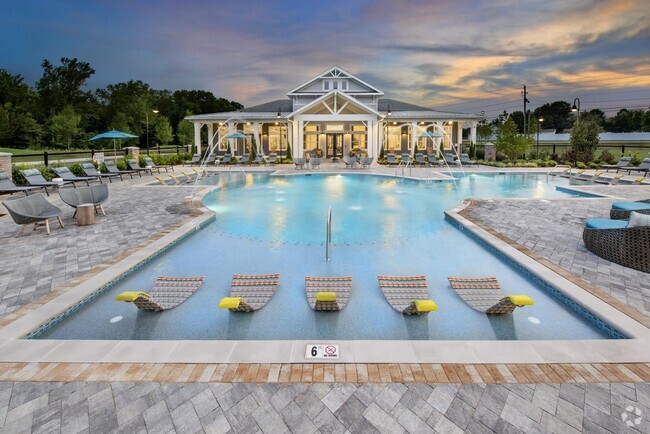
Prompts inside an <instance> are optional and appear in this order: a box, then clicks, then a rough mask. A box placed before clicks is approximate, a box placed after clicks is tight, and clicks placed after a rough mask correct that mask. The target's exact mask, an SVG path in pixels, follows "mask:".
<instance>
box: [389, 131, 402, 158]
mask: <svg viewBox="0 0 650 434" xmlns="http://www.w3.org/2000/svg"><path fill="white" fill-rule="evenodd" d="M387 129H388V131H387V136H388V137H387V140H386V142H387V143H388V149H389V151H390V152H398V153H399V152H401V150H402V127H388V128H387Z"/></svg>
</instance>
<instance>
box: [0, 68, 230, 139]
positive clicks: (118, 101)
mask: <svg viewBox="0 0 650 434" xmlns="http://www.w3.org/2000/svg"><path fill="white" fill-rule="evenodd" d="M41 66H42V68H43V75H42V76H41V78H40V79H39V80H38V81H37V82H36V84H35V86H33V87H32V86H29V85H28V84H27V83H25V82H24V78H23V77H22V76H21V75H19V74H11V73H10V72H8V71H6V70H5V69H1V68H0V147H3V148H17V149H44V148H47V149H72V148H77V149H81V148H88V147H89V146H98V147H101V146H102V144H97V145H92V142H88V139H89V138H90V137H92V136H94V135H96V134H98V133H101V132H104V131H107V130H110V129H116V130H119V131H123V132H126V133H130V134H133V135H136V136H138V138H137V139H132V140H133V142H134V144H137V145H138V146H140V147H146V145H147V139H148V141H149V144H150V146H155V145H156V144H158V145H161V146H165V145H172V144H181V145H183V144H188V143H192V142H193V137H194V129H193V126H192V124H191V123H190V122H188V121H185V120H183V119H184V117H185V116H188V115H191V114H199V113H216V112H226V111H233V110H238V109H240V108H243V106H242V105H241V104H240V103H238V102H236V101H229V100H227V99H225V98H217V97H216V96H215V95H214V94H213V93H212V92H208V91H205V90H177V91H174V92H172V91H170V90H166V89H164V90H159V89H153V88H152V87H151V86H149V85H148V84H147V83H144V82H142V81H140V80H130V81H128V82H125V83H116V84H110V85H108V86H106V87H105V88H102V89H96V90H95V91H94V92H93V91H88V90H84V88H85V86H86V83H87V81H88V79H89V78H90V77H91V76H92V75H94V74H95V70H94V69H93V68H92V67H91V66H90V64H89V63H87V62H82V61H79V60H78V59H76V58H73V59H69V58H66V57H63V58H61V61H60V64H59V65H54V64H52V63H51V62H50V61H49V60H47V59H46V60H43V62H42V63H41ZM147 118H148V133H149V134H148V136H147Z"/></svg>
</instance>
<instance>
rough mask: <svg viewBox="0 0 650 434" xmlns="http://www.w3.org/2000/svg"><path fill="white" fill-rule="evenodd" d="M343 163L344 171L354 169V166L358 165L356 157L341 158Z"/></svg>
mask: <svg viewBox="0 0 650 434" xmlns="http://www.w3.org/2000/svg"><path fill="white" fill-rule="evenodd" d="M343 162H344V163H345V168H346V169H354V166H356V165H357V164H358V163H359V162H358V161H357V157H343Z"/></svg>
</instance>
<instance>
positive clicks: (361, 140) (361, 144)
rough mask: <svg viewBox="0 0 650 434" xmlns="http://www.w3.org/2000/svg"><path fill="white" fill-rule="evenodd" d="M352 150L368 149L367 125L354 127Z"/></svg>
mask: <svg viewBox="0 0 650 434" xmlns="http://www.w3.org/2000/svg"><path fill="white" fill-rule="evenodd" d="M352 148H361V149H367V148H368V135H367V128H366V126H365V125H352Z"/></svg>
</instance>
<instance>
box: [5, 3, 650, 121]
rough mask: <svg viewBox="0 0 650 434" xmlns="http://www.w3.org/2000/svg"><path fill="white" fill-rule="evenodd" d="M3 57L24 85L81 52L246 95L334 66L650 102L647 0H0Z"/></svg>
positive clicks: (389, 91)
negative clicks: (4, 0)
mask: <svg viewBox="0 0 650 434" xmlns="http://www.w3.org/2000/svg"><path fill="white" fill-rule="evenodd" d="M0 35H1V39H0V40H1V41H2V43H1V44H0V59H2V61H1V62H0V68H4V69H6V70H8V71H9V72H11V73H14V74H21V75H23V76H24V77H25V79H26V81H27V82H28V83H30V84H33V83H34V82H35V81H36V80H37V79H38V78H39V77H40V75H41V72H42V70H41V67H40V63H41V61H42V60H43V59H49V60H51V61H52V62H53V63H55V64H56V63H58V59H59V58H61V57H77V58H78V59H80V60H83V61H86V62H89V63H90V64H91V66H92V67H93V68H94V69H95V70H96V71H97V73H96V74H95V75H94V76H93V78H92V79H91V80H90V82H89V88H90V89H95V88H98V87H104V86H106V85H107V84H111V83H117V82H120V81H127V80H130V79H140V80H143V81H145V82H147V83H149V84H150V85H152V86H153V87H155V88H166V89H170V90H176V89H205V90H209V91H212V92H214V93H215V94H216V95H217V96H221V97H225V98H228V99H233V100H237V101H240V102H242V103H244V104H246V105H250V104H257V103H261V102H264V101H268V100H272V99H277V98H282V97H284V96H285V94H286V92H288V91H289V90H291V89H292V88H294V87H295V86H297V85H299V84H300V83H302V82H304V81H306V80H308V79H309V78H311V77H312V76H314V75H316V74H318V73H319V72H321V71H323V70H326V69H328V68H329V67H331V66H333V65H335V64H336V65H340V66H342V67H343V68H345V69H347V70H348V71H350V72H352V73H353V74H356V75H358V76H360V77H361V78H362V79H364V80H366V81H368V82H369V83H371V84H373V85H375V86H376V87H378V88H380V89H382V90H383V91H384V92H385V93H386V96H387V97H392V98H396V99H403V100H407V101H410V102H413V103H418V104H422V105H426V106H429V107H434V108H440V109H447V110H455V111H470V112H475V113H479V112H480V111H481V110H485V112H486V115H487V116H488V117H493V116H496V115H497V114H498V113H499V112H500V111H502V110H503V109H507V110H508V111H513V110H517V109H519V110H521V109H522V107H521V104H520V102H519V101H518V100H520V90H521V85H522V84H523V83H526V84H527V85H528V88H529V90H530V91H531V96H530V97H529V99H530V100H531V103H532V106H533V107H535V106H537V105H541V104H543V103H545V102H549V101H555V100H558V99H564V100H567V101H569V102H571V101H573V98H574V97H580V99H581V101H582V107H583V108H587V109H588V108H591V107H612V108H611V109H610V110H609V111H608V112H609V113H615V112H616V111H617V110H618V107H621V106H628V107H632V108H636V107H639V108H641V107H645V108H648V106H650V7H648V3H647V0H572V1H539V0H536V1H528V0H526V1H515V0H494V1H469V0H455V1H417V0H410V1H370V0H360V1H354V0H348V1H338V0H334V1H320V0H313V1H309V0H305V1H273V0H269V1H246V0H244V1H230V2H224V1H214V0H213V1H203V0H199V1H192V2H179V1H169V0H159V1H150V0H141V1H137V2H131V1H124V0H113V1H84V2H82V1H71V0H32V1H29V0H27V1H22V2H19V1H14V2H11V3H9V4H5V5H3V14H2V16H0Z"/></svg>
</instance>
